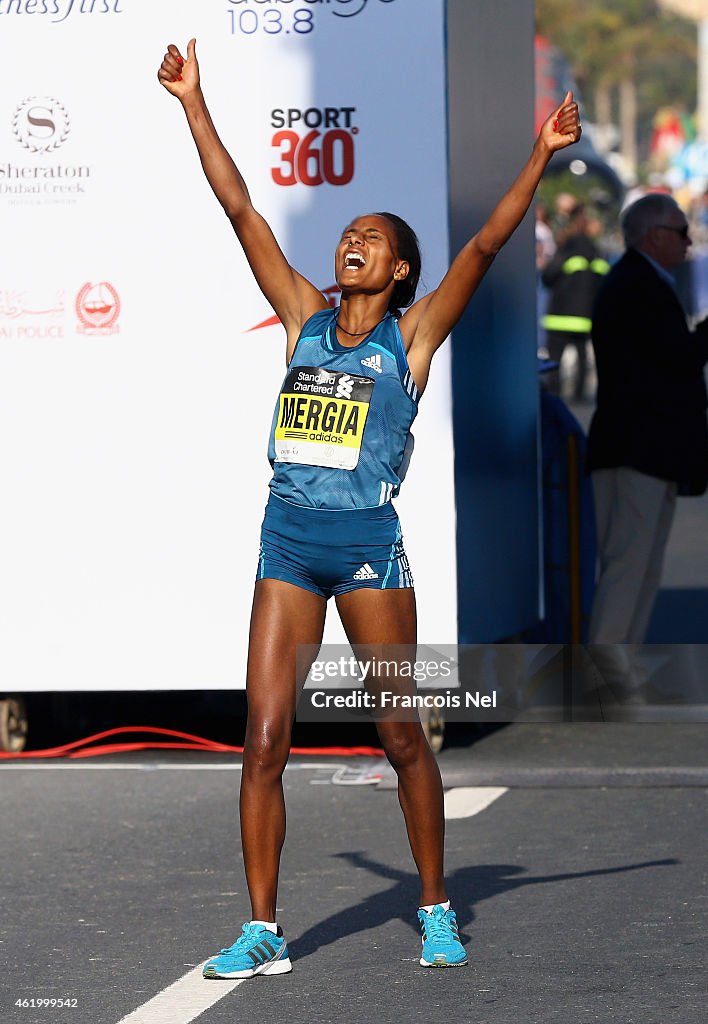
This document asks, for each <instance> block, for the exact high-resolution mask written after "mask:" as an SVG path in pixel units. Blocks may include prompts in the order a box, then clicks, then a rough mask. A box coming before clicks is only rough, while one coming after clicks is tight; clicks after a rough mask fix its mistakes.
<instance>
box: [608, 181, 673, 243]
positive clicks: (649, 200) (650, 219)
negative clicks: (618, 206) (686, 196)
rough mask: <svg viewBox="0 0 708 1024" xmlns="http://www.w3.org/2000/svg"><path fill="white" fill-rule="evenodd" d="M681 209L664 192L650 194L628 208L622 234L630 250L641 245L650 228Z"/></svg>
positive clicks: (623, 218) (623, 217)
mask: <svg viewBox="0 0 708 1024" xmlns="http://www.w3.org/2000/svg"><path fill="white" fill-rule="evenodd" d="M680 209H681V207H680V206H679V205H678V203H677V202H676V200H675V199H672V197H671V196H667V195H666V193H664V192H650V193H649V195H647V196H642V198H641V199H637V201H636V203H632V205H631V206H628V207H627V209H626V210H625V211H624V214H623V215H622V234H623V235H624V244H625V245H626V246H627V248H628V249H630V248H633V247H636V246H639V245H641V243H642V242H643V241H644V239H645V237H646V234H647V232H648V231H649V229H650V228H654V227H656V226H657V225H658V224H661V223H662V221H664V220H665V219H666V217H670V216H671V214H672V213H675V212H676V211H677V210H679V211H680Z"/></svg>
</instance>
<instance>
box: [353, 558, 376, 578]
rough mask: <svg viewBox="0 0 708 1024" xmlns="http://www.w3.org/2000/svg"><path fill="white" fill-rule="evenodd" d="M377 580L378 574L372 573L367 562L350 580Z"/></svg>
mask: <svg viewBox="0 0 708 1024" xmlns="http://www.w3.org/2000/svg"><path fill="white" fill-rule="evenodd" d="M378 578H379V574H378V573H377V572H374V570H373V569H372V568H371V566H370V565H369V563H368V562H366V563H365V564H364V565H362V567H361V569H357V571H356V572H355V573H354V575H353V576H352V579H355V580H377V579H378Z"/></svg>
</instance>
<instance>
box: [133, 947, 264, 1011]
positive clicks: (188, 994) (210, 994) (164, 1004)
mask: <svg viewBox="0 0 708 1024" xmlns="http://www.w3.org/2000/svg"><path fill="white" fill-rule="evenodd" d="M205 963H206V961H205ZM203 966H204V964H200V965H199V966H198V967H195V968H194V970H193V971H190V972H189V974H185V975H184V976H183V977H182V978H180V979H179V980H178V981H176V982H175V983H174V984H173V985H170V986H168V988H163V990H162V992H158V994H157V995H156V996H155V997H154V998H153V999H149V1000H148V1001H147V1003H143V1005H142V1006H139V1007H138V1008H137V1010H133V1011H132V1012H131V1013H129V1014H128V1015H127V1017H121V1019H120V1020H119V1021H118V1024H189V1021H190V1020H194V1018H195V1017H198V1016H199V1014H200V1013H204V1011H205V1010H208V1009H209V1007H210V1006H213V1005H214V1003H218V1002H219V1000H220V999H223V998H224V996H227V995H228V994H229V992H233V990H234V989H235V988H236V987H237V986H238V985H242V984H243V982H244V981H245V980H246V979H245V978H238V979H237V980H236V981H224V980H223V979H215V980H211V979H206V978H203V977H202V967H203Z"/></svg>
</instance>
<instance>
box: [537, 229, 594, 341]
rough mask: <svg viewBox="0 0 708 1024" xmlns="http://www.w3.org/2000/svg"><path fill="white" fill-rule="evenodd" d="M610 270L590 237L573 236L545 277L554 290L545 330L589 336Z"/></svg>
mask: <svg viewBox="0 0 708 1024" xmlns="http://www.w3.org/2000/svg"><path fill="white" fill-rule="evenodd" d="M609 269H610V265H609V263H607V261H606V260H605V259H604V258H603V256H602V254H601V253H600V250H599V249H598V248H597V246H596V245H595V243H594V242H593V241H592V240H591V239H590V238H588V236H587V235H584V234H578V235H571V236H570V237H569V238H568V239H567V240H566V242H565V243H564V244H563V245H561V246H560V247H559V249H558V250H557V251H556V253H555V255H554V256H553V258H552V259H551V260H550V262H549V263H548V265H547V266H546V268H545V270H544V271H543V274H542V275H541V280H542V281H543V283H544V285H545V286H546V288H548V289H549V290H550V294H549V296H548V305H547V309H546V315H545V316H544V318H543V320H542V326H543V327H545V328H546V329H547V330H557V331H563V332H564V333H568V332H570V333H578V334H589V333H590V322H591V321H590V318H591V316H592V308H593V304H594V302H595V298H596V296H597V293H598V290H599V288H600V286H601V285H602V283H603V281H604V278H605V275H606V274H607V272H608V271H609Z"/></svg>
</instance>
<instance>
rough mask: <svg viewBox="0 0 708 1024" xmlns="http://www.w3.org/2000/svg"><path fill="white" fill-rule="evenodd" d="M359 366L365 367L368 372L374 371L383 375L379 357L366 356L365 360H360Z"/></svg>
mask: <svg viewBox="0 0 708 1024" xmlns="http://www.w3.org/2000/svg"><path fill="white" fill-rule="evenodd" d="M361 365H362V366H367V367H368V368H369V369H370V370H376V372H377V373H383V367H382V366H381V356H378V355H377V356H368V357H367V358H366V359H362V360H361Z"/></svg>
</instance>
